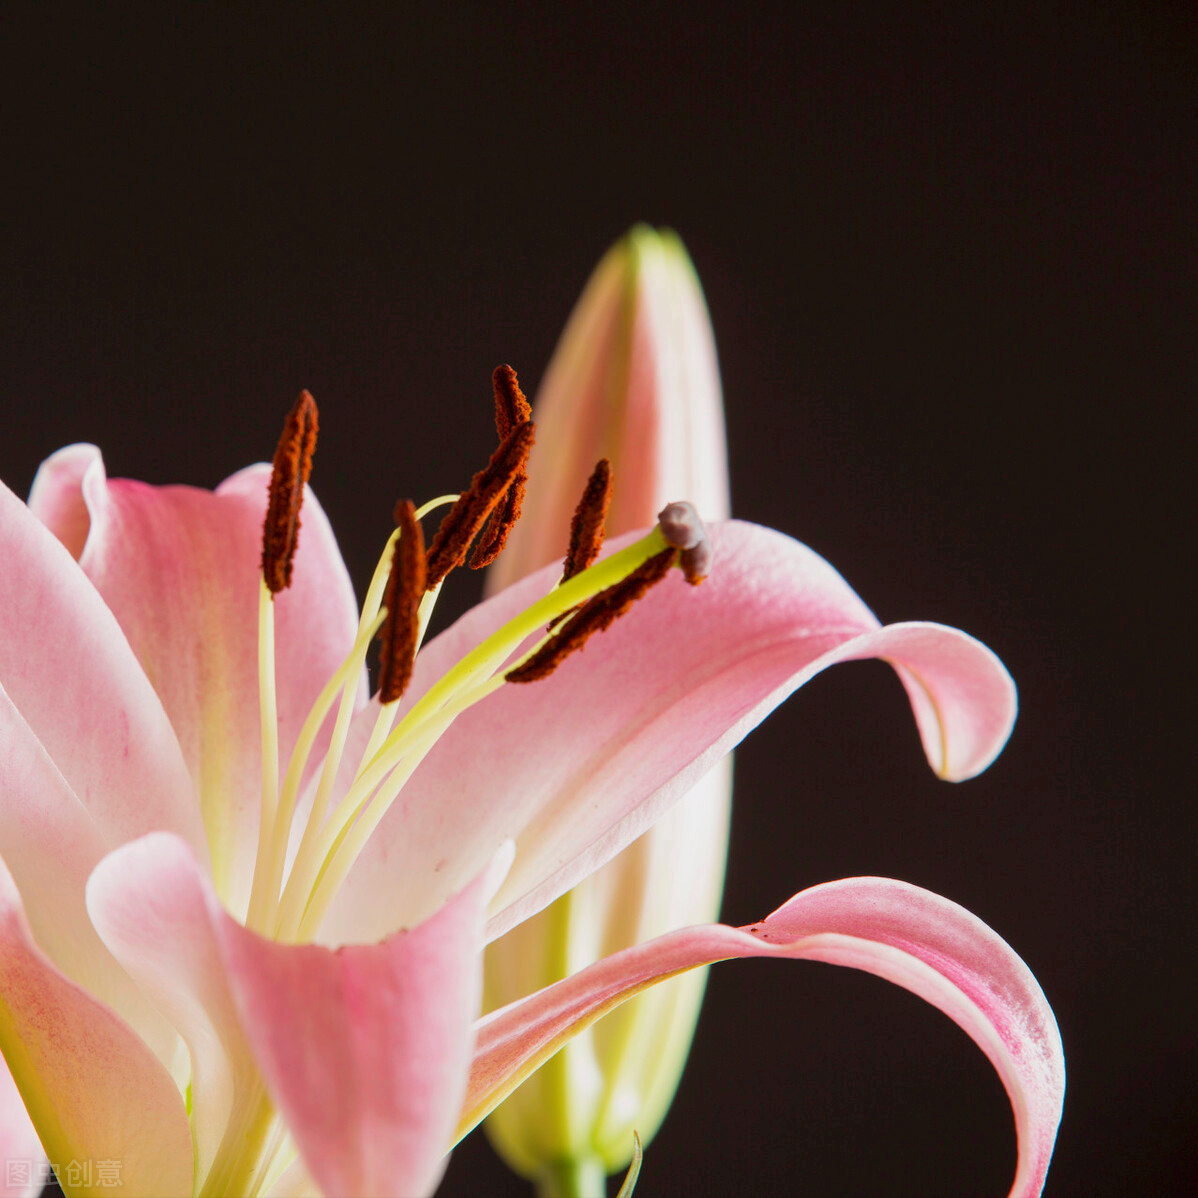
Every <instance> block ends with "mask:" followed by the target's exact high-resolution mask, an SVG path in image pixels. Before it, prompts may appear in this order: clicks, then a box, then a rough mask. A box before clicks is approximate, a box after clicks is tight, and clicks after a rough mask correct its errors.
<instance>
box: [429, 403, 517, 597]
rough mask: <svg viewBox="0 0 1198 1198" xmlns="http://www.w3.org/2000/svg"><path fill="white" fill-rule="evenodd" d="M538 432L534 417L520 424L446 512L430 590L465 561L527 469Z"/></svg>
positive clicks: (432, 551) (434, 548) (432, 558)
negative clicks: (490, 518) (468, 552)
mask: <svg viewBox="0 0 1198 1198" xmlns="http://www.w3.org/2000/svg"><path fill="white" fill-rule="evenodd" d="M535 435H536V430H535V426H534V425H533V423H532V422H531V421H525V422H524V423H523V424H518V425H516V426H515V427H514V428H513V429H512V430H511V432H510V433H508V435H507V436H506V437H505V438H504V439H503V441H502V442H501V443H500V446H499V448H498V449H497V450H496V451H495V452H494V453H493V454H492V455H491V460H490V462H488V463H487V465H486V467H485V468H484V469H482V470H480V471H479V472H478V473H477V474H476V475H475V476H474V478H473V479H472V480H471V483H470V487H469V489H468V490H466V491H464V492H463V493H462V495H461V497H460V498H459V499H458V501H457V502H456V503H455V504H454V505H453V507H451V508H450V509H449V511H448V512H447V513H446V515H445V518H444V519H443V520H442V521H441V527H440V528H438V529H437V534H436V536H434V537H433V543H432V545H431V546H429V551H428V578H427V582H426V585H427V586H428V588H429V589H430V590H431V589H432V588H433V587H435V586H437V585H438V583H440V582H441V581H442V580H443V579H444V577H445V575H446V574H448V573H449V572H450V570H452V569H453V568H454V567H455V566H459V565H461V564H462V562H463V561H464V560H465V558H466V551H467V550H468V549H469V548H470V542H471V541H473V540H474V538H475V537H476V536H478V534H479V532H480V531H482V528H483V525H484V524H486V522H487V520H488V518H489V517H490V516H491V514H492V512H494V511H495V510H496V508H497V507H498V506H499V504H500V502H501V501H502V500H503V499H504V497H505V496H506V495H507V493H508V489H509V488H510V487H511V486H512V484H513V482H514V480H515V479H516V478H517V477H518V476H520V475H522V474H523V473H524V470H525V467H526V465H527V463H528V454H529V451H530V450H531V449H532V443H533V439H534V437H535ZM517 514H518V513H517ZM504 536H505V537H506V533H505V534H504ZM471 564H472V565H473V564H474V563H473V562H472V563H471Z"/></svg>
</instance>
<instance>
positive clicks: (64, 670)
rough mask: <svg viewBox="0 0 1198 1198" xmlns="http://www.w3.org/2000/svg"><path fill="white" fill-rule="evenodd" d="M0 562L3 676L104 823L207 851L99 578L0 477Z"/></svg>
mask: <svg viewBox="0 0 1198 1198" xmlns="http://www.w3.org/2000/svg"><path fill="white" fill-rule="evenodd" d="M0 561H2V562H3V563H4V566H3V569H0V685H2V686H3V688H4V690H5V692H7V694H8V697H9V699H10V700H11V705H12V708H14V709H15V710H16V711H17V712H19V713H20V715H21V718H22V721H23V723H24V724H25V725H26V726H27V728H28V730H29V733H30V734H32V736H34V737H35V738H36V739H37V740H38V741H39V742H40V743H41V745H42V746H43V747H44V749H45V752H46V754H47V755H48V756H49V758H50V760H52V761H53V762H54V766H55V768H56V769H57V770H58V772H59V773H60V774H61V775H62V777H63V779H64V780H65V782H66V784H67V786H69V787H70V789H71V790H72V791H73V792H74V794H75V796H76V797H77V798H78V800H79V802H80V803H81V804H82V805H83V808H84V809H85V811H86V812H87V815H88V816H89V817H90V819H91V820H93V821H94V822H95V824H96V827H97V829H98V831H99V834H100V835H101V836H102V837H103V838H104V839H106V840H107V841H108V843H110V844H119V843H120V842H121V841H123V840H129V839H131V838H133V837H135V836H140V835H141V834H142V833H143V832H146V831H149V830H150V829H152V828H169V829H172V830H174V831H177V832H179V833H180V835H182V836H184V837H185V838H186V839H188V840H189V841H190V842H191V843H192V844H193V845H195V846H196V847H197V848H199V849H201V850H202V849H203V847H204V834H203V830H202V826H201V823H200V820H199V817H198V813H197V812H196V811H195V800H194V797H193V792H192V787H191V781H190V778H189V777H188V773H187V768H186V765H185V764H184V761H183V758H182V756H181V755H180V752H179V743H178V740H177V739H176V737H175V733H174V731H173V730H172V728H171V725H170V722H169V720H168V719H167V716H166V713H165V712H164V711H163V709H162V703H161V701H160V700H159V698H158V696H157V695H156V694H155V693H154V690H153V688H152V687H151V686H150V684H149V682H148V681H147V679H146V676H145V673H144V671H143V670H142V668H141V666H140V665H138V662H137V659H136V658H135V657H134V655H133V653H132V652H130V649H129V644H128V642H127V641H126V640H125V637H124V635H123V634H122V632H121V630H120V628H119V627H118V625H117V622H116V620H115V619H113V616H112V613H111V612H110V611H109V610H108V608H107V607H105V605H104V602H103V600H102V599H101V598H100V596H99V595H98V594H97V593H96V590H95V587H93V585H92V584H91V583H90V582H89V581H88V580H87V578H86V577H85V576H84V574H83V571H81V570H80V569H79V567H78V566H77V565H76V563H75V562H74V561H73V560H72V559H71V557H70V555H69V554H68V553H67V552H66V551H65V550H64V549H63V547H62V546H61V545H60V544H59V543H58V541H57V540H56V539H55V538H54V537H53V536H51V535H50V534H49V533H48V532H47V531H46V529H45V528H44V527H43V526H42V525H41V523H40V522H39V521H38V520H36V519H35V518H34V517H33V516H32V515H31V514H30V512H29V510H28V509H27V508H26V507H25V505H24V504H23V503H22V502H21V501H20V500H19V499H18V498H17V497H16V496H15V495H14V494H13V493H12V492H11V491H10V490H8V488H7V487H5V486H4V485H3V484H0ZM0 718H7V717H0ZM21 735H25V733H21ZM13 801H14V802H15V801H16V800H15V799H14V800H13Z"/></svg>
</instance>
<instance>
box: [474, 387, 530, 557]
mask: <svg viewBox="0 0 1198 1198" xmlns="http://www.w3.org/2000/svg"><path fill="white" fill-rule="evenodd" d="M491 388H492V390H493V391H494V392H495V431H496V432H498V433H499V440H500V441H502V440H503V439H504V438H505V437H507V436H508V435H509V434H510V433H511V431H512V429H514V428H517V427H518V426H519V425H521V424H528V423H529V422H530V421H531V419H532V408H531V407H530V406H529V402H528V400H527V399H525V398H524V392H523V391H521V390H520V384H519V383H518V382H517V381H516V372H515V371H514V370H513V369H512V368H511V367H510V366H496V367H495V372H494V373H493V374H492V375H491ZM527 485H528V471H527V470H526V469H523V468H522V469H521V470H519V471H518V472H517V473H516V474H515V475H514V476H513V478H512V483H511V486H510V487H508V490H507V494H506V495H504V497H503V501H502V502H501V503H499V504H498V505H497V506H496V508H495V510H494V511H493V512H492V513H491V518H490V520H488V521H487V527H486V528H485V529H484V530H483V535H482V536H481V537H480V538H479V541H478V544H477V545H475V546H474V552H473V553H472V554H471V555H470V569H471V570H481V569H483V568H484V567H486V566H489V565H490V564H491V563H492V562H493V561H494V560H495V559H496V558H497V557H498V556H499V554H500V553H501V552H502V550H503V547H504V545H506V544H507V539H508V534H509V533H510V532H511V531H512V529H513V528H515V527H516V521H517V520H519V519H520V512H521V509H522V508H523V506H524V489H525V487H526V486H527Z"/></svg>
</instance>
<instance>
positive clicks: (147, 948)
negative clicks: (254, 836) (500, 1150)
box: [87, 833, 260, 1188]
mask: <svg viewBox="0 0 1198 1198" xmlns="http://www.w3.org/2000/svg"><path fill="white" fill-rule="evenodd" d="M210 889H211V887H210V885H209V883H208V882H207V880H206V878H205V875H204V874H203V872H202V871H201V870H200V868H199V866H198V865H197V864H196V860H195V857H194V855H193V854H192V852H191V850H190V849H189V848H188V846H187V845H186V844H185V843H184V842H183V841H182V840H180V839H178V837H175V836H171V835H169V834H167V833H153V834H151V835H149V836H145V837H142V838H141V839H140V840H136V841H133V842H132V843H130V844H127V845H123V846H122V847H121V848H119V849H117V850H115V851H114V852H113V853H111V854H109V856H108V857H106V858H105V859H104V861H102V862H101V863H100V865H99V867H98V868H97V869H96V871H95V873H93V874H92V877H91V880H90V882H89V883H88V887H87V906H88V911H89V912H90V914H91V918H92V921H93V922H94V924H95V927H96V929H97V931H98V932H99V934H100V936H102V937H103V939H104V942H105V944H107V945H108V947H109V948H110V949H111V950H112V953H113V955H114V956H115V957H116V958H117V960H119V961H120V962H121V964H122V965H123V966H124V967H125V969H127V970H128V971H129V975H130V976H131V977H132V978H133V979H135V980H136V982H137V984H138V985H139V986H140V987H141V988H142V990H143V991H144V992H145V994H146V995H147V996H148V997H149V999H150V1001H152V1002H153V1003H154V1004H155V1006H156V1007H157V1008H158V1010H159V1011H161V1012H162V1014H163V1015H164V1016H165V1017H166V1018H167V1019H168V1020H169V1021H170V1023H171V1025H172V1026H173V1027H175V1028H176V1029H177V1030H178V1032H179V1034H180V1035H181V1036H182V1037H183V1040H184V1042H185V1043H186V1045H187V1049H188V1052H189V1053H190V1057H191V1117H192V1125H193V1129H194V1136H195V1148H196V1177H197V1182H198V1183H199V1185H198V1187H197V1188H201V1187H202V1183H203V1182H204V1181H205V1179H207V1178H208V1173H209V1170H210V1168H211V1167H212V1165H213V1162H214V1160H215V1158H216V1156H217V1151H218V1149H219V1148H220V1147H221V1143H222V1140H223V1138H224V1137H225V1135H226V1132H228V1133H229V1134H230V1135H231V1136H238V1135H239V1134H240V1133H241V1132H242V1131H243V1130H244V1126H245V1122H246V1119H247V1118H248V1116H249V1115H250V1114H251V1113H252V1110H251V1108H252V1105H253V1103H254V1102H255V1101H256V1100H257V1098H258V1097H259V1096H260V1089H259V1086H260V1079H259V1076H258V1070H257V1066H256V1065H255V1064H254V1060H253V1057H252V1055H251V1053H250V1049H249V1045H248V1043H247V1042H246V1039H245V1036H244V1034H243V1032H242V1028H241V1021H240V1019H239V1018H238V1016H237V1011H236V1009H235V1007H234V1005H233V998H232V995H231V994H230V992H229V988H228V985H227V983H226V980H225V967H224V962H223V959H222V957H221V952H220V945H219V943H218V941H217V938H216V933H215V932H214V930H213V927H212V918H211V913H210V907H209V903H208V902H207V901H206V899H205V894H206V893H207V892H209V891H210ZM226 1155H227V1153H226Z"/></svg>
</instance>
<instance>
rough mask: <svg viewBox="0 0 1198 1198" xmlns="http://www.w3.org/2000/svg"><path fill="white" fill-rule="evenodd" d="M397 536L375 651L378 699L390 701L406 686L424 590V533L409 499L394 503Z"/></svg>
mask: <svg viewBox="0 0 1198 1198" xmlns="http://www.w3.org/2000/svg"><path fill="white" fill-rule="evenodd" d="M395 523H396V524H398V525H399V539H398V540H397V541H396V542H395V548H394V550H393V551H392V556H391V574H390V576H389V577H388V579H387V590H386V596H385V598H384V600H383V602H384V603H385V604H386V606H387V622H386V623H385V624H384V625H383V631H382V649H381V652H380V654H379V701H380V702H381V703H394V702H395V700H396V699H398V698H399V697H400V695H402V694H403V693H404V691H405V690H407V687H408V683H409V682H410V681H411V680H412V666H413V664H414V662H415V660H416V640H417V638H418V636H419V635H420V597H421V596H422V595H423V594H424V591H425V556H424V533H423V531H422V530H421V528H420V521H419V520H417V519H416V507H415V505H414V504H413V503H412V501H411V500H410V499H401V500H400V501H399V502H398V503H397V504H396V505H395Z"/></svg>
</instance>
